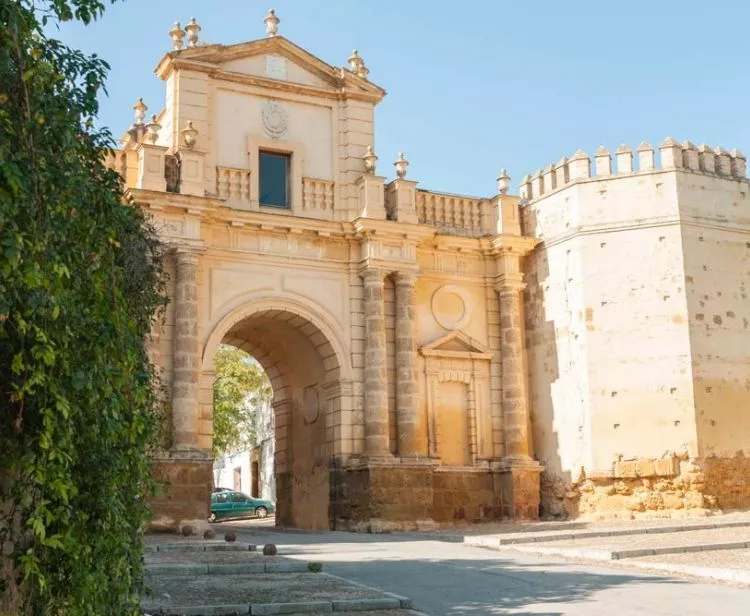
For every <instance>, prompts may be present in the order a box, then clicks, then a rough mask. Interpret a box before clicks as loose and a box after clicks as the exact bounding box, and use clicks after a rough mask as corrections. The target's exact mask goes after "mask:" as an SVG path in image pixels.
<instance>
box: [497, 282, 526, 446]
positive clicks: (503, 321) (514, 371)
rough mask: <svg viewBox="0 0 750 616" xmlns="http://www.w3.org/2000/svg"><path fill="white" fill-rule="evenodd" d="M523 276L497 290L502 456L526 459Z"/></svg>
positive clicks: (502, 284) (500, 286)
mask: <svg viewBox="0 0 750 616" xmlns="http://www.w3.org/2000/svg"><path fill="white" fill-rule="evenodd" d="M521 276H522V275H520V274H519V275H518V276H517V277H513V278H508V277H506V276H503V277H501V279H500V281H499V282H498V284H497V286H496V290H497V293H498V297H499V300H500V302H499V304H500V332H501V341H502V342H501V344H502V347H501V348H502V351H501V353H502V355H501V358H502V388H503V389H502V409H503V431H504V433H505V455H506V456H509V457H511V458H519V459H522V458H529V452H530V443H529V429H528V423H529V397H528V391H527V387H526V374H525V366H524V364H525V362H524V352H525V349H524V344H523V310H522V308H521V291H522V290H523V288H524V284H523V282H522V279H521Z"/></svg>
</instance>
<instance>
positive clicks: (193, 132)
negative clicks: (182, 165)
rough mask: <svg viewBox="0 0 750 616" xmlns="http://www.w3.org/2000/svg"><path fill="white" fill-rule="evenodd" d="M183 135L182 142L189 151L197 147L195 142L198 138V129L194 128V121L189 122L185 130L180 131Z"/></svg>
mask: <svg viewBox="0 0 750 616" xmlns="http://www.w3.org/2000/svg"><path fill="white" fill-rule="evenodd" d="M180 134H181V135H182V141H183V143H184V144H185V147H186V148H187V149H188V150H192V149H193V148H194V147H195V142H196V139H197V137H198V129H197V128H195V127H194V126H193V121H192V120H188V121H187V124H186V125H185V128H183V129H182V130H181V131H180Z"/></svg>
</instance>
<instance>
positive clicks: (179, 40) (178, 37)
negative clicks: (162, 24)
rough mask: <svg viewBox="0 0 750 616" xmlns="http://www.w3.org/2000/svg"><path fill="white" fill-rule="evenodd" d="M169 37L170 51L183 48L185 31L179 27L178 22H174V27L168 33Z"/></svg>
mask: <svg viewBox="0 0 750 616" xmlns="http://www.w3.org/2000/svg"><path fill="white" fill-rule="evenodd" d="M169 36H171V37H172V49H174V50H175V51H177V50H179V49H182V48H183V47H184V46H185V41H184V40H183V39H184V38H185V31H184V30H183V29H182V27H180V22H179V21H176V22H174V26H172V29H171V30H170V31H169Z"/></svg>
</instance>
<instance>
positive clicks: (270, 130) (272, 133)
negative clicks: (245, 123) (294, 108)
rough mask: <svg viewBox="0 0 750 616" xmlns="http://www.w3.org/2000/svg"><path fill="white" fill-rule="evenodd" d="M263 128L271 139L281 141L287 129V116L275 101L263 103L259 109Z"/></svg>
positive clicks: (284, 110) (281, 106)
mask: <svg viewBox="0 0 750 616" xmlns="http://www.w3.org/2000/svg"><path fill="white" fill-rule="evenodd" d="M261 116H262V119H263V128H264V130H265V131H266V134H267V135H268V136H269V137H271V139H281V138H283V137H284V136H285V135H286V132H287V130H288V128H289V114H288V113H287V111H286V109H285V108H284V107H283V105H281V103H279V102H277V101H269V100H267V101H265V102H264V103H263V106H262V108H261Z"/></svg>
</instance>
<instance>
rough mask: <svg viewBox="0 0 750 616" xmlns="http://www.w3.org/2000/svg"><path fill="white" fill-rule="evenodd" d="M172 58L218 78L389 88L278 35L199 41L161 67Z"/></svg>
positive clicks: (371, 90) (375, 92)
mask: <svg viewBox="0 0 750 616" xmlns="http://www.w3.org/2000/svg"><path fill="white" fill-rule="evenodd" d="M170 61H171V62H180V61H182V62H190V63H195V64H196V67H197V66H199V65H202V66H203V67H205V68H206V69H208V68H209V67H210V68H211V69H212V71H211V72H212V74H213V75H214V77H215V78H219V79H221V77H222V74H224V76H225V77H227V78H237V77H238V76H247V77H250V78H258V79H262V80H270V81H271V82H280V85H281V84H282V83H283V84H296V85H298V86H302V87H310V88H317V89H326V90H335V91H338V92H340V91H349V92H359V93H362V94H369V95H371V96H376V97H377V98H378V99H380V98H382V97H383V96H384V95H385V90H383V89H382V88H380V87H379V86H377V85H375V84H374V83H372V82H370V81H369V80H367V79H363V78H361V77H359V76H357V75H355V74H354V73H352V72H351V71H349V70H347V69H343V68H338V67H335V66H332V65H330V64H328V63H327V62H324V61H323V60H321V59H320V58H318V57H316V56H314V55H313V54H311V53H309V52H308V51H306V50H305V49H303V48H302V47H300V46H299V45H296V44H294V43H292V42H291V41H289V40H288V39H285V38H284V37H283V36H274V37H269V38H265V39H259V40H255V41H249V42H247V43H238V44H236V45H202V46H201V45H199V46H197V47H189V48H186V49H181V50H179V51H173V52H170V53H168V54H167V55H166V56H165V57H164V59H163V60H162V62H161V63H160V64H159V67H157V73H160V74H161V73H163V72H164V71H165V69H166V68H167V66H168V65H169V64H170Z"/></svg>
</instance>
